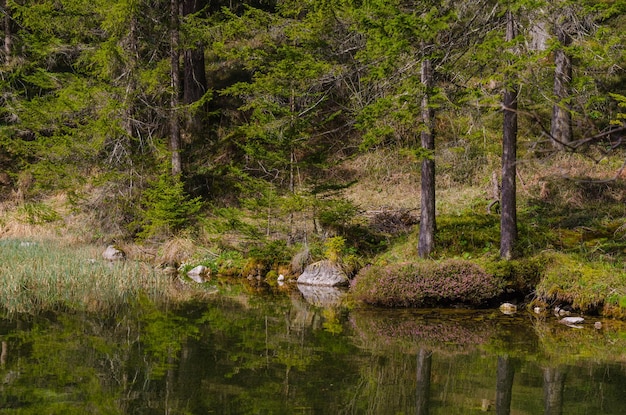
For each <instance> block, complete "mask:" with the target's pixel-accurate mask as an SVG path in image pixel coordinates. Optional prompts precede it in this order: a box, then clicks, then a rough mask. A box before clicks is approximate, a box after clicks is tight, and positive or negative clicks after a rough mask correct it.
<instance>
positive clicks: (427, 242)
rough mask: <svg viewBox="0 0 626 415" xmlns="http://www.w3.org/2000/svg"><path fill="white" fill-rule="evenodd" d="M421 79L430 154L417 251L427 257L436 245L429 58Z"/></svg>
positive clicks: (426, 146)
mask: <svg viewBox="0 0 626 415" xmlns="http://www.w3.org/2000/svg"><path fill="white" fill-rule="evenodd" d="M421 81H422V85H423V86H424V89H425V91H424V96H423V97H422V123H423V129H422V132H421V134H420V138H421V146H422V148H423V149H425V150H427V152H428V156H427V157H425V158H424V159H423V160H422V175H421V202H420V203H421V212H420V232H419V241H418V245H417V251H418V255H419V257H420V258H426V257H428V255H430V253H431V252H432V250H433V248H434V245H435V232H436V220H435V159H434V154H433V153H434V151H435V136H434V133H433V131H434V118H435V113H434V110H433V109H432V108H431V106H430V102H429V96H430V89H431V87H432V84H433V70H432V66H431V62H430V60H429V59H424V60H423V61H422V69H421Z"/></svg>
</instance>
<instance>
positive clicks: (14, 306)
mask: <svg viewBox="0 0 626 415" xmlns="http://www.w3.org/2000/svg"><path fill="white" fill-rule="evenodd" d="M101 252H102V249H101V248H98V247H93V246H79V247H74V246H63V245H61V244H59V243H56V242H52V241H26V240H16V239H3V240H0V264H2V267H0V278H1V280H2V285H0V304H2V307H3V308H4V311H5V312H8V313H37V312H40V311H43V310H51V309H62V308H72V309H79V310H93V311H95V310H102V309H109V308H111V307H116V306H118V305H121V304H124V303H126V302H128V301H129V300H130V299H132V298H136V297H137V295H139V294H140V293H143V294H146V295H148V296H151V297H155V298H156V297H159V296H162V295H164V294H165V293H166V292H167V291H168V288H169V287H170V286H171V280H170V279H169V278H168V277H167V276H165V275H164V274H160V273H156V272H154V270H153V269H152V268H150V267H148V266H147V265H145V264H141V263H138V262H132V261H123V262H114V263H111V262H108V261H104V260H103V259H102V258H101V256H100V254H101Z"/></svg>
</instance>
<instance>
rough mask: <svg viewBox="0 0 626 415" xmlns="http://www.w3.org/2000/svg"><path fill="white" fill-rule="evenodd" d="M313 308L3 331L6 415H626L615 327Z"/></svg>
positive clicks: (125, 317) (264, 297) (24, 323)
mask: <svg viewBox="0 0 626 415" xmlns="http://www.w3.org/2000/svg"><path fill="white" fill-rule="evenodd" d="M309 298H311V297H309ZM309 301H311V300H309ZM309 301H307V300H306V299H305V298H304V297H303V296H302V295H301V294H300V293H299V292H297V291H296V292H292V293H275V294H267V293H265V294H254V293H239V294H237V295H234V294H232V295H217V296H215V297H213V298H211V299H209V300H205V301H202V302H197V303H194V304H185V305H171V304H170V305H167V304H161V305H155V304H152V303H151V302H149V301H148V300H142V299H138V300H137V301H136V302H135V303H134V304H132V305H128V307H126V308H125V309H124V310H118V311H116V313H115V314H114V315H107V316H104V315H90V314H84V313H80V314H77V313H50V314H47V315H41V316H37V317H25V316H12V317H10V318H9V317H7V318H5V319H4V320H2V321H1V322H0V323H1V324H0V341H1V342H2V354H1V356H0V365H1V366H0V414H422V415H423V414H481V413H485V412H487V413H494V414H509V413H510V414H568V415H576V414H624V413H626V328H624V327H623V326H622V325H621V324H618V323H612V322H608V321H605V322H603V325H602V328H601V329H596V328H594V327H593V323H594V322H595V321H596V320H594V319H593V318H588V319H587V321H586V322H585V323H584V324H583V325H582V328H578V329H577V328H571V327H566V326H564V325H561V324H559V323H557V322H556V318H554V317H553V316H546V317H544V318H537V317H535V316H533V315H531V314H527V313H523V312H522V313H518V314H517V315H515V316H507V315H503V314H501V313H500V312H499V311H498V310H486V311H463V310H447V311H442V310H439V311H438V310H420V311H407V310H372V309H368V310H354V309H352V310H350V309H348V308H347V307H346V306H343V305H340V304H335V305H329V306H325V307H323V306H315V305H312V304H311V303H310V302H309Z"/></svg>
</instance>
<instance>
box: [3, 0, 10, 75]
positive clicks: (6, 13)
mask: <svg viewBox="0 0 626 415" xmlns="http://www.w3.org/2000/svg"><path fill="white" fill-rule="evenodd" d="M0 9H2V11H3V16H2V21H3V26H4V27H3V29H4V44H3V45H2V50H3V52H4V62H5V63H9V61H10V60H11V49H12V38H11V35H12V32H11V14H10V11H9V8H8V7H7V2H6V0H0Z"/></svg>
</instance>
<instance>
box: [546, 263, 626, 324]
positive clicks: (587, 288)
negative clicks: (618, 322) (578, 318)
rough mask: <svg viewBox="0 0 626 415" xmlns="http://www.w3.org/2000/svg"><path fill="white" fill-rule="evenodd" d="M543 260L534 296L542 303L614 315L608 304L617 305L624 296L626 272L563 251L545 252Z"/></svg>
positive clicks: (625, 292) (607, 264)
mask: <svg viewBox="0 0 626 415" xmlns="http://www.w3.org/2000/svg"><path fill="white" fill-rule="evenodd" d="M546 261H547V264H546V269H545V273H544V275H543V277H542V279H541V281H540V282H539V284H538V285H537V296H538V297H539V298H540V299H542V300H543V301H544V302H546V303H549V304H551V303H567V304H571V305H572V307H574V308H575V309H577V310H579V311H581V312H588V313H591V312H600V311H602V310H603V309H604V310H605V311H607V312H610V313H611V314H617V313H616V311H615V310H614V308H613V307H612V306H611V304H609V303H614V304H613V305H619V299H620V298H622V297H623V296H626V272H624V271H623V270H620V269H619V268H618V267H616V266H613V265H611V264H609V263H606V262H601V261H595V262H592V261H586V260H584V259H581V258H579V257H577V256H575V255H567V254H563V253H551V254H548V255H546ZM605 305H607V307H605Z"/></svg>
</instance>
